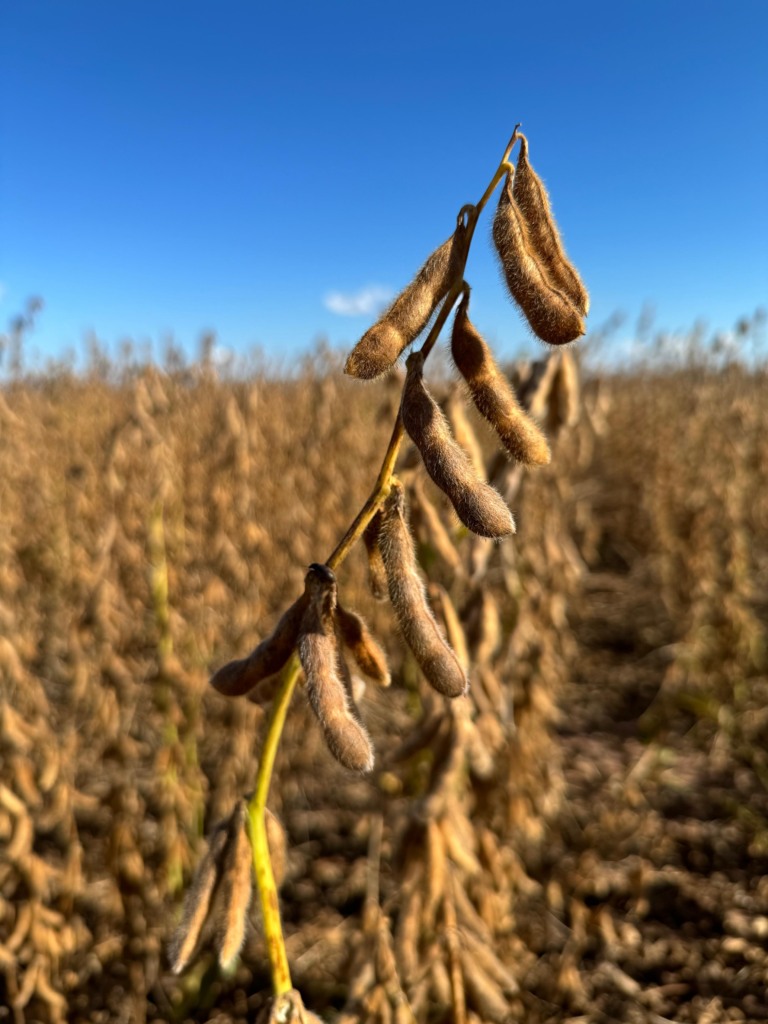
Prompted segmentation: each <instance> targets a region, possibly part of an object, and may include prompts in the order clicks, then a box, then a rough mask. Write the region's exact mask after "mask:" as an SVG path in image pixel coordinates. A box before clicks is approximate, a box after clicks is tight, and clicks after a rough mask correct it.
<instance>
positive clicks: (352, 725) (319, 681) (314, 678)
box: [298, 564, 373, 772]
mask: <svg viewBox="0 0 768 1024" xmlns="http://www.w3.org/2000/svg"><path fill="white" fill-rule="evenodd" d="M306 587H307V593H308V595H309V601H308V604H307V609H306V611H305V613H304V618H303V620H302V623H301V630H300V633H299V643H298V647H299V659H300V661H301V666H302V668H303V669H304V676H305V678H306V690H307V699H308V700H309V704H310V707H311V708H312V710H313V711H314V713H315V715H316V716H317V720H318V722H319V723H320V726H321V728H322V730H323V734H324V735H325V740H326V743H327V744H328V748H329V750H330V751H331V753H332V754H333V756H334V757H335V758H336V760H337V761H339V762H340V763H341V764H343V765H344V767H345V768H349V769H351V770H352V771H357V772H369V771H370V770H371V768H373V747H372V746H371V741H370V739H369V737H368V733H367V732H366V731H365V729H364V728H363V726H362V725H361V724H360V722H358V721H357V719H356V717H355V715H354V714H353V713H352V709H351V707H350V701H349V697H348V695H347V690H346V688H345V686H344V682H343V680H342V678H341V677H340V673H339V658H340V653H339V644H338V638H337V636H336V627H335V621H334V616H335V611H336V577H335V576H334V574H333V573H332V572H331V570H330V569H329V568H328V567H327V566H325V565H317V564H314V565H311V566H310V567H309V572H308V573H307V577H306Z"/></svg>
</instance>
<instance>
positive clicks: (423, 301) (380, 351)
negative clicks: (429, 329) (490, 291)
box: [344, 230, 463, 380]
mask: <svg viewBox="0 0 768 1024" xmlns="http://www.w3.org/2000/svg"><path fill="white" fill-rule="evenodd" d="M462 251H463V236H462V233H461V231H460V230H459V231H457V232H456V233H455V234H453V235H451V237H450V238H449V239H448V240H447V241H445V242H443V244H442V245H441V246H440V248H439V249H436V250H435V251H434V252H433V253H432V255H431V256H430V257H429V259H428V260H427V262H426V263H425V264H424V266H423V267H422V268H421V270H420V271H419V272H418V274H417V275H416V277H415V278H414V279H413V281H412V282H411V283H410V284H409V285H408V287H407V288H406V289H405V291H403V292H401V293H400V294H399V295H398V297H397V298H396V299H395V301H394V302H393V303H392V305H391V306H390V307H389V309H388V310H387V311H386V312H385V313H384V314H383V315H382V316H381V317H380V318H379V320H378V321H377V322H376V323H375V324H374V325H373V327H371V328H369V329H368V330H367V331H366V332H365V334H364V335H363V336H362V338H361V339H360V341H358V343H357V345H355V347H354V348H353V349H352V351H351V352H350V354H349V357H348V358H347V362H346V365H345V366H344V372H345V373H347V374H349V376H350V377H358V378H360V379H361V380H373V378H374V377H379V376H380V375H381V374H382V373H385V372H386V371H387V370H388V369H390V367H391V366H393V365H394V364H395V362H396V361H397V359H398V358H399V356H400V354H401V353H402V352H403V350H404V349H405V348H407V347H408V345H410V344H411V342H412V341H414V340H415V339H416V338H417V337H418V336H419V335H420V334H421V332H422V331H423V330H424V328H425V327H426V326H427V324H428V323H429V319H430V317H431V316H432V314H433V312H434V311H435V307H436V306H437V304H438V302H440V300H441V299H442V298H443V297H444V296H445V295H446V294H447V292H448V289H449V288H450V286H451V281H452V279H453V277H454V276H455V275H456V274H457V273H458V268H459V266H460V260H461V256H462Z"/></svg>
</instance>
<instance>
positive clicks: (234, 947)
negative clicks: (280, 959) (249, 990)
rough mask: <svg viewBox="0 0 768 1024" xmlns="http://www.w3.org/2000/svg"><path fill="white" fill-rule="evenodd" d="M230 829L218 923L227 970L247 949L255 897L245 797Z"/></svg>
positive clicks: (222, 964)
mask: <svg viewBox="0 0 768 1024" xmlns="http://www.w3.org/2000/svg"><path fill="white" fill-rule="evenodd" d="M228 831H229V842H228V846H227V858H226V863H225V867H224V875H223V878H222V886H223V892H222V906H221V911H220V917H219V920H218V922H217V924H218V947H219V963H220V964H221V967H222V968H223V969H224V970H225V971H230V970H232V968H233V967H234V966H235V964H236V962H237V958H238V956H239V955H240V950H241V949H242V948H243V943H244V942H245V932H246V927H247V925H248V908H249V907H250V905H251V897H252V896H253V851H252V848H251V840H250V837H249V834H248V808H247V805H246V802H245V800H240V801H239V802H238V804H237V806H236V807H235V810H234V812H233V814H232V817H231V818H230V822H229V829H228Z"/></svg>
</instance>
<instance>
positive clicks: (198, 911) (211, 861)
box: [168, 824, 228, 974]
mask: <svg viewBox="0 0 768 1024" xmlns="http://www.w3.org/2000/svg"><path fill="white" fill-rule="evenodd" d="M227 838H228V837H227V829H226V825H224V824H222V825H220V826H218V827H217V828H216V830H215V832H214V833H213V835H212V836H211V838H210V840H209V843H208V852H207V853H206V854H205V856H204V857H203V859H202V860H201V861H200V864H199V866H198V868H197V871H196V872H195V877H194V878H193V880H192V885H191V886H190V888H189V889H188V890H187V894H186V896H185V897H184V910H183V912H182V917H181V923H180V924H179V926H178V928H177V929H176V933H175V934H174V936H173V939H172V940H171V944H170V947H169V949H168V959H169V960H170V964H171V970H172V971H173V973H174V974H181V972H182V971H183V970H184V968H185V967H186V966H187V964H188V963H189V961H190V960H191V959H192V956H193V955H194V953H195V950H196V949H197V947H198V946H199V945H200V941H201V939H202V937H203V931H204V930H206V929H205V925H206V923H207V922H208V920H209V912H210V909H211V904H212V902H213V897H214V892H215V890H216V888H217V885H218V882H219V880H220V877H221V868H222V863H223V859H224V855H225V853H226V848H227Z"/></svg>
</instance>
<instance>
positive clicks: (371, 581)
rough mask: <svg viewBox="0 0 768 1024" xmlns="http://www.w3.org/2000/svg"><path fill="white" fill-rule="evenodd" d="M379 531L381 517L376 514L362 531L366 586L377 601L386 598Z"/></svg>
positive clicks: (385, 576)
mask: <svg viewBox="0 0 768 1024" xmlns="http://www.w3.org/2000/svg"><path fill="white" fill-rule="evenodd" d="M380 530H381V516H380V515H379V513H378V512H377V513H376V515H375V516H374V517H373V519H372V520H371V521H370V523H368V525H367V526H366V528H365V530H364V531H363V543H364V544H365V551H366V554H367V556H368V586H369V587H370V591H371V593H372V594H373V596H374V597H375V598H376V600H377V601H383V600H385V598H386V596H387V574H386V572H385V571H384V563H383V562H382V560H381V551H379V531H380Z"/></svg>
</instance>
